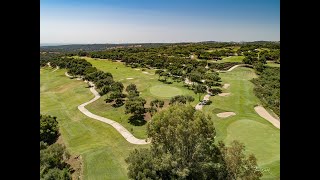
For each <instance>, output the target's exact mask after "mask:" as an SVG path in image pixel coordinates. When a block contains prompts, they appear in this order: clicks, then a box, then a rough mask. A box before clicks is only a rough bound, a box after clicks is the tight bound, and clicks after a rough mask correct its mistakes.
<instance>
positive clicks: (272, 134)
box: [203, 67, 280, 179]
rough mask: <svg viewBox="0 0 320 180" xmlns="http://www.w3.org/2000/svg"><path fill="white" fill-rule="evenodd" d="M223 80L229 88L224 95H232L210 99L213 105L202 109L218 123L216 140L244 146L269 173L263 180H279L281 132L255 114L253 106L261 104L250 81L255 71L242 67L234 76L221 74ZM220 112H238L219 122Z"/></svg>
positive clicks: (237, 69) (235, 71)
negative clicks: (218, 115) (237, 141)
mask: <svg viewBox="0 0 320 180" xmlns="http://www.w3.org/2000/svg"><path fill="white" fill-rule="evenodd" d="M220 76H221V79H222V81H223V84H224V83H229V84H230V87H229V88H228V89H226V90H223V91H224V92H230V93H231V94H230V95H229V96H225V97H221V96H213V97H210V100H212V104H211V105H209V106H204V109H203V111H204V112H205V113H206V114H208V115H211V117H212V119H213V121H214V123H215V127H216V131H217V140H223V141H225V142H227V143H228V142H230V141H231V140H234V139H237V140H239V141H241V142H243V143H244V144H245V146H246V149H247V153H254V154H255V156H256V157H257V159H258V164H259V166H260V167H263V168H265V169H270V171H269V172H264V178H266V177H269V178H271V177H272V179H279V178H280V176H279V171H280V169H279V168H280V166H279V162H280V161H279V160H280V130H279V129H277V128H275V127H274V126H273V125H272V124H271V123H269V122H268V121H267V120H265V119H263V118H261V117H260V116H259V115H258V114H257V113H256V112H255V111H254V106H255V105H257V104H260V101H259V99H258V98H257V97H256V96H255V95H254V93H253V87H254V85H253V84H252V83H251V82H250V81H249V80H250V79H252V78H254V77H256V74H255V73H254V70H253V69H249V68H244V67H239V68H236V69H234V70H233V71H231V72H227V73H221V74H220ZM217 109H218V110H217ZM219 109H221V110H228V111H232V112H235V113H236V115H235V116H230V117H228V118H219V117H217V116H216V115H215V114H216V113H217V112H219Z"/></svg>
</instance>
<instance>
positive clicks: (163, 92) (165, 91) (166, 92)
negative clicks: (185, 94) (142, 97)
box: [150, 84, 182, 98]
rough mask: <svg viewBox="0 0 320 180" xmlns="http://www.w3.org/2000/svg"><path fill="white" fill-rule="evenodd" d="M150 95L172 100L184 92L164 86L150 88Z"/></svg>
mask: <svg viewBox="0 0 320 180" xmlns="http://www.w3.org/2000/svg"><path fill="white" fill-rule="evenodd" d="M150 93H151V94H152V95H154V96H157V97H160V98H171V97H173V96H176V95H180V94H182V91H181V90H180V89H179V88H176V87H171V86H170V85H165V84H163V85H156V86H152V87H151V88H150Z"/></svg>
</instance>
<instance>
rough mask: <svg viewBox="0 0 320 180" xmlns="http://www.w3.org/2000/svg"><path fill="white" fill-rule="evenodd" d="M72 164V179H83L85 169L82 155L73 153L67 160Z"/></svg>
mask: <svg viewBox="0 0 320 180" xmlns="http://www.w3.org/2000/svg"><path fill="white" fill-rule="evenodd" d="M67 163H68V164H70V166H71V168H72V170H71V172H72V175H71V176H72V179H80V180H82V179H83V178H82V170H83V162H82V157H81V156H80V155H72V156H70V158H69V159H68V161H67Z"/></svg>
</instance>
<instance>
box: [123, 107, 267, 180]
mask: <svg viewBox="0 0 320 180" xmlns="http://www.w3.org/2000/svg"><path fill="white" fill-rule="evenodd" d="M147 134H148V137H149V138H151V139H152V141H151V147H150V148H149V149H146V148H143V149H138V150H137V149H135V150H134V151H132V152H130V154H129V157H127V158H126V162H127V163H128V171H129V172H128V176H129V178H132V179H138V180H139V179H218V180H222V179H230V180H231V178H229V177H242V178H243V179H258V178H259V177H261V176H259V174H257V173H256V172H253V171H257V169H255V167H256V166H255V164H254V158H252V157H249V158H246V159H250V161H240V162H238V163H237V166H239V167H240V169H245V168H243V167H249V169H248V170H246V171H242V172H239V171H234V169H232V168H231V165H230V164H229V165H228V163H227V162H226V161H228V159H227V158H228V157H227V156H225V155H226V153H229V152H233V151H225V149H224V148H223V147H222V146H221V148H222V151H221V150H220V146H217V145H216V144H215V143H214V141H215V135H216V131H215V128H214V126H213V122H212V121H211V120H210V117H209V116H205V114H204V113H203V112H201V111H196V110H195V109H194V107H192V106H186V105H183V106H181V105H180V106H179V105H174V106H170V107H169V108H167V109H166V110H163V111H161V112H159V113H157V114H156V115H155V116H154V117H153V118H152V121H150V123H149V124H148V125H147ZM225 152H226V153H225ZM233 155H234V158H232V159H239V158H238V157H237V154H233ZM240 155H241V157H242V154H240ZM253 157H254V156H253ZM229 171H230V172H229ZM258 171H259V170H258ZM229 173H230V175H229Z"/></svg>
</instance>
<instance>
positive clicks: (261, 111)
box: [254, 106, 280, 129]
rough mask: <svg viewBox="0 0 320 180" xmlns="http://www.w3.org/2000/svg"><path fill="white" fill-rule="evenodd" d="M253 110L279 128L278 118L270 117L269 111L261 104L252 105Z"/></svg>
mask: <svg viewBox="0 0 320 180" xmlns="http://www.w3.org/2000/svg"><path fill="white" fill-rule="evenodd" d="M254 110H255V111H256V112H257V113H258V114H259V116H261V117H263V118H264V119H266V120H268V121H269V122H271V124H273V125H274V126H275V127H277V128H278V129H280V120H277V119H276V118H274V117H272V116H271V114H269V112H268V111H267V110H266V109H265V108H264V107H263V106H256V107H254Z"/></svg>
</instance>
